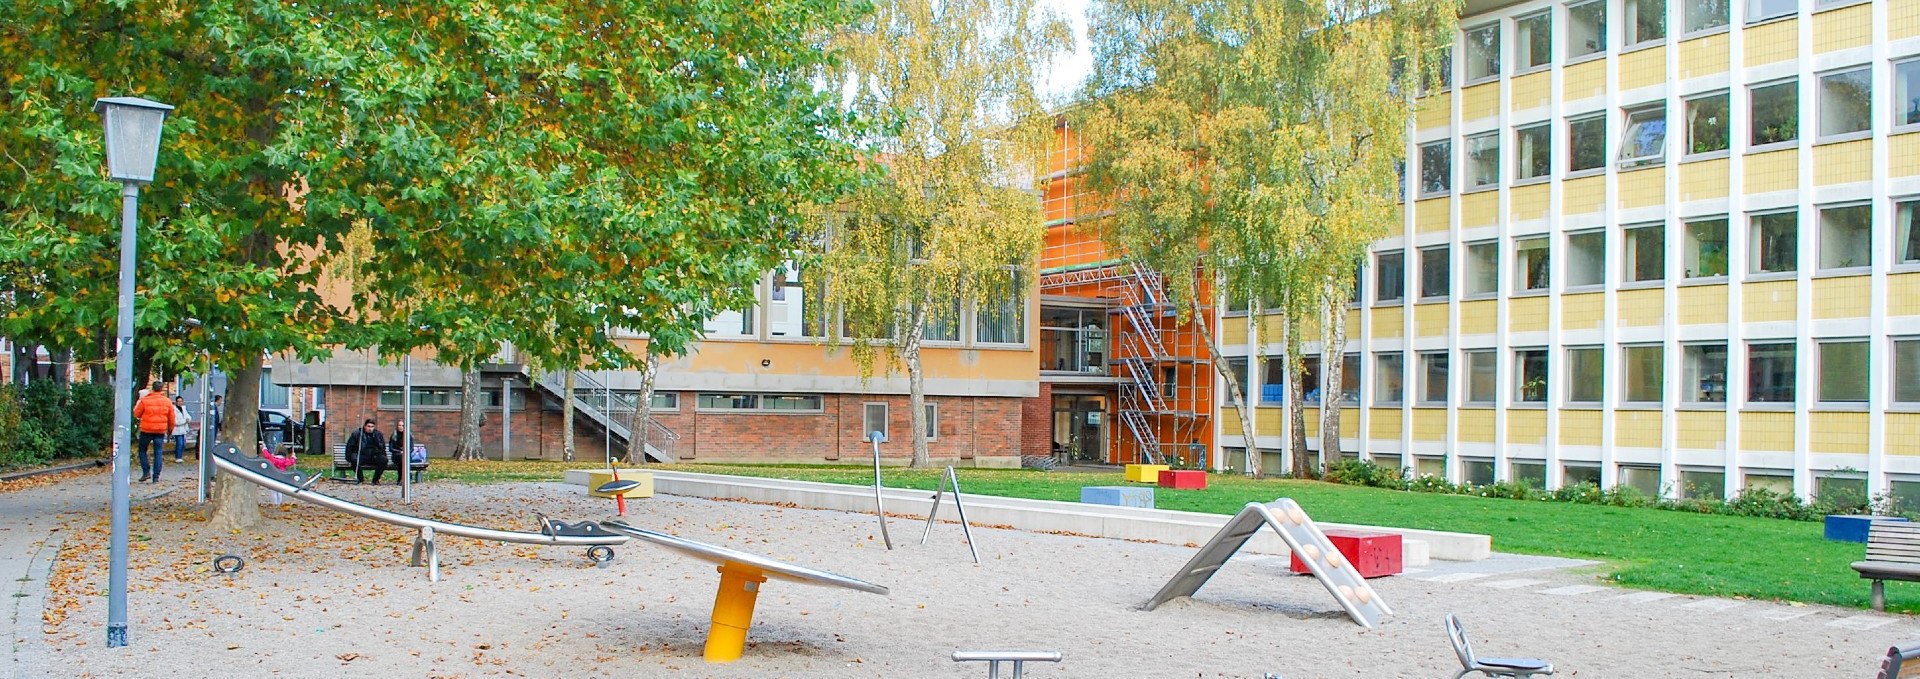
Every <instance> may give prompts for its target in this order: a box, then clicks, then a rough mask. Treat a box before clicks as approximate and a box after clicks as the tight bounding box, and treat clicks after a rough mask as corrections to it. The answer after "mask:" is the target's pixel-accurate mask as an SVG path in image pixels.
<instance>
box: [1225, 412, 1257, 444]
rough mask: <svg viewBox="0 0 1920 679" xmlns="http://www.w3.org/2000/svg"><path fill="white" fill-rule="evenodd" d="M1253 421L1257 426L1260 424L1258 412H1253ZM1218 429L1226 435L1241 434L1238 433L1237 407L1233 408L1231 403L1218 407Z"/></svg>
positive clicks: (1238, 418) (1238, 416)
mask: <svg viewBox="0 0 1920 679" xmlns="http://www.w3.org/2000/svg"><path fill="white" fill-rule="evenodd" d="M1253 422H1254V425H1255V426H1258V425H1259V424H1260V419H1259V415H1258V414H1255V416H1254V420H1253ZM1220 431H1221V432H1222V433H1224V434H1225V435H1226V436H1241V435H1242V434H1241V433H1240V411H1239V409H1237V408H1234V407H1233V406H1231V405H1228V406H1226V407H1223V408H1221V409H1220Z"/></svg>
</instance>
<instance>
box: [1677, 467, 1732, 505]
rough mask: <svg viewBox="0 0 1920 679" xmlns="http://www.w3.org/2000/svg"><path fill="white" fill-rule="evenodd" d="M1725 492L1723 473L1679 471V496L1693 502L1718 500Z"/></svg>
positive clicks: (1725, 477) (1725, 480)
mask: <svg viewBox="0 0 1920 679" xmlns="http://www.w3.org/2000/svg"><path fill="white" fill-rule="evenodd" d="M1726 492H1727V473H1726V472H1724V471H1717V472H1710V471H1688V470H1681V471H1680V496H1681V497H1684V498H1688V499H1694V500H1719V499H1721V497H1720V496H1722V495H1724V494H1726Z"/></svg>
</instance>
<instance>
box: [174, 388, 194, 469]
mask: <svg viewBox="0 0 1920 679" xmlns="http://www.w3.org/2000/svg"><path fill="white" fill-rule="evenodd" d="M192 424H193V416H192V415H188V414H187V399H185V398H182V397H179V396H175V397H173V461H174V462H186V461H187V428H188V427H190V426H192Z"/></svg>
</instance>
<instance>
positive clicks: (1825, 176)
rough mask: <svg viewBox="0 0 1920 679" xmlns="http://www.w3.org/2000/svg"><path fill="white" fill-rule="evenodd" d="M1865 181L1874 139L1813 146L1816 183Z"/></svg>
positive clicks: (1870, 174)
mask: <svg viewBox="0 0 1920 679" xmlns="http://www.w3.org/2000/svg"><path fill="white" fill-rule="evenodd" d="M1849 9H1853V8H1849ZM1859 9H1867V6H1866V5H1861V6H1859ZM1865 181H1873V140H1872V139H1861V140H1858V141H1850V142H1846V143H1844V144H1821V145H1819V146H1815V147H1813V183H1814V184H1816V185H1820V186H1825V185H1828V184H1851V183H1853V182H1865Z"/></svg>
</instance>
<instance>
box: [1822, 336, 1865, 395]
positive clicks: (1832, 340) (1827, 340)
mask: <svg viewBox="0 0 1920 679" xmlns="http://www.w3.org/2000/svg"><path fill="white" fill-rule="evenodd" d="M1838 344H1857V345H1860V348H1861V349H1864V350H1866V352H1867V361H1868V364H1867V366H1866V368H1865V369H1864V370H1862V371H1861V373H1860V379H1861V380H1862V381H1863V382H1862V384H1860V385H1859V386H1860V398H1857V399H1835V400H1828V399H1827V347H1829V346H1832V345H1838ZM1814 349H1815V353H1814V356H1813V359H1814V368H1813V370H1814V385H1813V387H1814V393H1813V395H1814V402H1815V403H1819V404H1820V405H1822V406H1829V407H1831V406H1841V407H1843V408H1844V407H1855V408H1864V407H1866V405H1867V401H1868V400H1869V399H1871V398H1872V396H1873V386H1872V385H1873V378H1872V375H1873V365H1872V361H1873V351H1872V347H1871V344H1870V342H1869V341H1868V339H1867V338H1865V337H1822V338H1820V339H1818V340H1815V341H1814Z"/></svg>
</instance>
